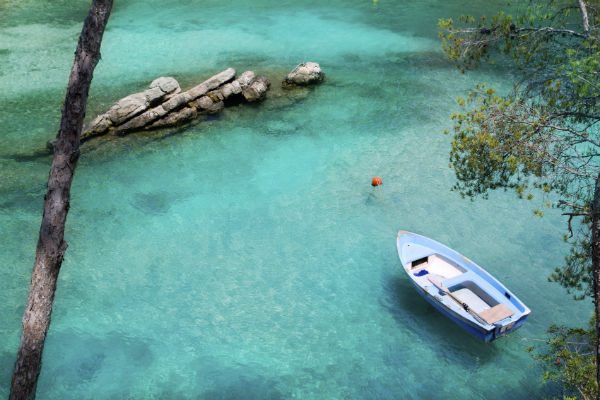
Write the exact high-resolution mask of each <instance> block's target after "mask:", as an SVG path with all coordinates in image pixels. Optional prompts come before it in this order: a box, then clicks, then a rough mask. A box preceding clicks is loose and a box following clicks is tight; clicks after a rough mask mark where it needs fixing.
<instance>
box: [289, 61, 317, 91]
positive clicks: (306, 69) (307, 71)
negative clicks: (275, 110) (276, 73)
mask: <svg viewBox="0 0 600 400" xmlns="http://www.w3.org/2000/svg"><path fill="white" fill-rule="evenodd" d="M323 79H325V74H324V73H323V71H321V66H320V65H319V64H317V63H316V62H312V61H309V62H306V63H302V64H299V65H298V66H296V68H294V69H293V71H292V72H290V73H289V74H287V76H286V77H285V79H284V80H283V86H284V87H290V86H308V85H313V84H316V83H320V82H323Z"/></svg>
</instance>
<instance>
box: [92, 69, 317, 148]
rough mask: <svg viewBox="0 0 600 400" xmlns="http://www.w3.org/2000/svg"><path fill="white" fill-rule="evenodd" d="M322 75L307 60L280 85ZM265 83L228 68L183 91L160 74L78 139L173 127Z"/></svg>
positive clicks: (250, 98) (255, 98)
mask: <svg viewBox="0 0 600 400" xmlns="http://www.w3.org/2000/svg"><path fill="white" fill-rule="evenodd" d="M323 76H324V75H323V72H322V71H321V67H320V66H319V64H317V63H314V62H307V63H304V64H300V65H298V66H297V67H296V68H295V69H294V70H293V71H292V72H290V73H289V74H288V75H287V76H286V78H285V79H284V81H283V86H284V87H292V86H306V85H310V84H314V83H319V82H322V81H323ZM269 86H270V83H269V80H268V79H267V78H265V77H264V76H257V75H256V74H255V73H254V72H252V71H246V72H244V73H242V74H241V75H239V76H238V77H236V72H235V70H234V69H233V68H228V69H226V70H224V71H222V72H220V73H218V74H216V75H215V76H213V77H211V78H209V79H208V80H206V81H204V82H202V83H201V84H199V85H196V86H194V87H193V88H191V89H189V90H187V91H182V90H181V87H180V86H179V83H178V82H177V81H176V80H175V78H171V77H160V78H158V79H155V80H154V81H152V83H151V84H150V86H149V88H148V89H146V90H144V91H143V92H139V93H134V94H130V95H129V96H127V97H124V98H122V99H121V100H119V101H117V102H116V103H115V104H114V105H113V106H112V107H111V108H110V109H109V110H108V111H107V112H105V113H104V114H101V115H99V116H97V117H96V118H95V119H94V120H93V121H92V122H91V123H90V124H89V126H87V127H86V129H85V130H84V132H83V134H82V135H81V141H82V142H84V141H86V140H89V139H91V138H93V137H96V136H102V135H106V134H113V135H119V136H123V135H127V134H129V133H131V132H135V131H141V130H150V129H159V128H168V127H173V126H178V125H181V124H184V123H187V122H189V121H191V120H193V119H195V118H197V117H199V116H201V115H206V114H216V113H218V112H220V111H221V110H223V108H224V107H225V106H226V104H238V103H244V102H245V103H253V102H259V101H262V100H264V99H265V98H266V94H267V91H268V90H269Z"/></svg>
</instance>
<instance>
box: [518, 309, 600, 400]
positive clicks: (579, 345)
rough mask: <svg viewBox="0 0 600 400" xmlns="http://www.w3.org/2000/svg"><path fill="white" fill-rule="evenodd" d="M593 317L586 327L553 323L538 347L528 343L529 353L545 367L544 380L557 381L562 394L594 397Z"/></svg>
mask: <svg viewBox="0 0 600 400" xmlns="http://www.w3.org/2000/svg"><path fill="white" fill-rule="evenodd" d="M594 322H595V320H594V319H592V321H590V325H589V327H588V328H586V329H582V328H567V327H564V326H556V325H553V326H551V327H550V328H549V329H548V333H549V334H550V338H549V339H548V340H547V341H546V342H545V346H543V350H542V351H541V352H536V349H537V350H538V351H539V349H540V347H530V348H529V351H530V352H532V353H533V357H534V358H535V359H537V360H539V361H541V362H542V363H543V365H544V367H545V370H544V380H546V381H554V382H558V383H560V384H561V386H562V387H563V388H564V389H565V390H566V393H565V396H564V398H565V399H567V398H578V397H579V398H582V399H595V398H596V393H597V392H598V383H597V382H596V379H595V378H596V356H595V354H596V352H595V344H596V330H595V327H594Z"/></svg>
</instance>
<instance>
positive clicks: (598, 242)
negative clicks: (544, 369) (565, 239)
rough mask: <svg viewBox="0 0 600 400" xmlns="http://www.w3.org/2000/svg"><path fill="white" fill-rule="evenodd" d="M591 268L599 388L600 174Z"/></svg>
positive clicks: (599, 176)
mask: <svg viewBox="0 0 600 400" xmlns="http://www.w3.org/2000/svg"><path fill="white" fill-rule="evenodd" d="M592 267H593V270H594V306H595V312H596V381H597V382H598V386H599V387H600V174H598V177H597V178H596V189H595V191H594V201H593V202H592ZM596 399H597V400H600V391H599V392H598V393H597V395H596Z"/></svg>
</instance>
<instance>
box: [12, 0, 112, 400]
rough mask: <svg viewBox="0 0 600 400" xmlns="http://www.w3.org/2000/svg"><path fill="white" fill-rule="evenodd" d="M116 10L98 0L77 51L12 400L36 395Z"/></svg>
mask: <svg viewBox="0 0 600 400" xmlns="http://www.w3.org/2000/svg"><path fill="white" fill-rule="evenodd" d="M111 9H112V0H93V2H92V5H91V7H90V11H89V14H88V16H87V18H86V19H85V22H84V24H83V29H82V31H81V35H80V37H79V43H78V45H77V50H76V52H75V60H74V62H73V67H72V68H71V75H70V76H69V84H68V86H67V94H66V96H65V102H64V106H63V110H62V119H61V123H60V131H59V134H58V137H57V143H56V145H55V148H54V158H53V160H52V166H51V167H50V175H49V177H48V191H47V193H46V196H45V197H44V214H43V217H42V223H41V226H40V233H39V239H38V243H37V248H36V254H35V264H34V266H33V273H32V276H31V286H30V289H29V297H28V299H27V306H26V307H25V312H24V315H23V333H22V336H21V344H20V346H19V351H18V353H17V360H16V363H15V369H14V371H13V377H12V383H11V391H10V399H11V400H17V399H19V400H20V399H33V398H35V390H36V385H37V380H38V376H39V374H40V369H41V362H42V351H43V349H44V341H45V339H46V333H47V332H48V326H49V325H50V316H51V314H52V302H53V300H54V291H55V289H56V280H57V278H58V273H59V271H60V266H61V264H62V261H63V256H64V253H65V250H66V248H67V243H66V242H65V241H64V232H65V222H66V219H67V213H68V212H69V199H70V192H71V182H72V181H73V174H74V172H75V167H76V165H77V160H78V159H79V138H80V135H81V129H82V126H83V119H84V117H85V110H86V103H87V97H88V91H89V88H90V84H91V81H92V76H93V73H94V68H95V67H96V64H97V63H98V60H99V59H100V44H101V42H102V35H103V34H104V28H105V27H106V23H107V21H108V17H109V16H110V11H111Z"/></svg>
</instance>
